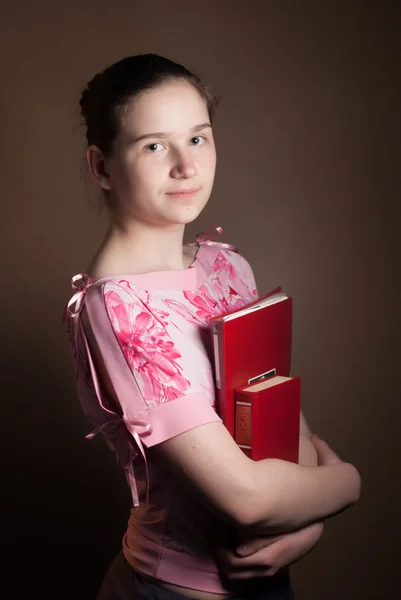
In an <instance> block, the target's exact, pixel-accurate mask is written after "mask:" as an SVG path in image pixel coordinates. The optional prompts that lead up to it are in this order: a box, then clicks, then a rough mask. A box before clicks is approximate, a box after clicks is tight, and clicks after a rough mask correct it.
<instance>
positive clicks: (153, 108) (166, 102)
mask: <svg viewBox="0 0 401 600" xmlns="http://www.w3.org/2000/svg"><path fill="white" fill-rule="evenodd" d="M208 120H209V114H208V110H207V106H206V103H205V101H204V99H203V98H202V96H201V95H200V93H199V92H198V91H197V89H196V88H194V86H193V85H191V84H190V83H188V82H187V81H171V82H168V83H163V84H161V85H158V86H157V87H155V88H153V89H151V90H146V91H145V92H142V93H141V94H140V95H139V96H137V97H136V98H135V99H134V100H133V102H132V103H131V105H130V106H129V108H128V110H127V112H126V115H125V117H124V120H123V127H122V131H121V133H122V134H124V130H125V131H126V132H127V133H131V134H132V133H134V134H135V135H142V134H144V133H148V132H152V131H165V132H167V133H172V134H173V133H180V132H185V131H187V130H188V129H190V128H191V127H193V126H194V125H196V124H198V123H202V122H204V121H208Z"/></svg>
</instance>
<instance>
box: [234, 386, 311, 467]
mask: <svg viewBox="0 0 401 600" xmlns="http://www.w3.org/2000/svg"><path fill="white" fill-rule="evenodd" d="M300 412H301V379H300V377H295V378H290V377H279V376H278V377H271V378H270V379H266V380H265V381H262V382H260V383H254V384H252V385H249V386H243V387H240V388H238V389H237V390H236V391H235V432H234V439H235V441H236V442H237V444H238V445H239V447H240V448H241V450H242V451H243V452H244V453H245V454H246V455H247V456H249V458H251V459H252V460H261V459H263V458H281V459H282V460H288V461H291V462H294V463H297V462H298V451H299V426H300Z"/></svg>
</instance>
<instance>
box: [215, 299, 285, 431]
mask: <svg viewBox="0 0 401 600" xmlns="http://www.w3.org/2000/svg"><path fill="white" fill-rule="evenodd" d="M210 329H211V333H212V342H213V354H214V367H215V379H216V387H217V412H218V413H219V415H220V417H221V419H222V421H223V423H224V425H225V426H226V428H227V429H228V431H229V432H230V434H231V435H232V436H233V437H234V402H235V397H234V392H235V389H236V388H239V387H241V386H243V385H247V384H249V383H252V380H253V379H254V380H255V381H258V380H260V379H263V378H265V377H267V376H271V375H272V374H273V375H283V376H285V377H289V375H290V367H291V343H292V299H291V298H289V297H288V296H287V295H286V294H284V293H283V292H282V290H281V288H277V289H276V290H274V291H273V292H270V293H269V294H266V296H263V297H262V298H259V299H258V300H256V301H254V302H252V303H250V304H248V305H246V306H244V307H242V308H241V309H238V310H236V311H232V312H230V313H227V314H225V315H220V316H218V317H213V319H211V321H210Z"/></svg>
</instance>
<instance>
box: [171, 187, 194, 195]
mask: <svg viewBox="0 0 401 600" xmlns="http://www.w3.org/2000/svg"><path fill="white" fill-rule="evenodd" d="M198 191H199V188H186V189H183V190H173V191H172V192H167V194H168V195H172V196H175V195H177V194H194V193H195V192H198Z"/></svg>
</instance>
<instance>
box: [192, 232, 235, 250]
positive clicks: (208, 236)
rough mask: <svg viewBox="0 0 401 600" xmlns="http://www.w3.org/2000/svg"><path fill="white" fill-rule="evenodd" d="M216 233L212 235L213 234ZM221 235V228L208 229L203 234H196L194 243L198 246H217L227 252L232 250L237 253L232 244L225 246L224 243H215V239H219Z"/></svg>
mask: <svg viewBox="0 0 401 600" xmlns="http://www.w3.org/2000/svg"><path fill="white" fill-rule="evenodd" d="M214 231H215V232H217V234H216V233H214V234H213V232H214ZM222 233H223V228H222V227H208V228H207V229H206V231H204V232H203V233H198V235H197V236H196V241H197V243H198V244H205V245H207V246H219V247H220V248H221V247H223V248H226V249H227V250H234V252H238V248H237V247H236V246H233V245H232V244H226V243H225V242H216V241H214V240H215V239H216V238H219V237H220V236H221V235H222Z"/></svg>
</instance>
